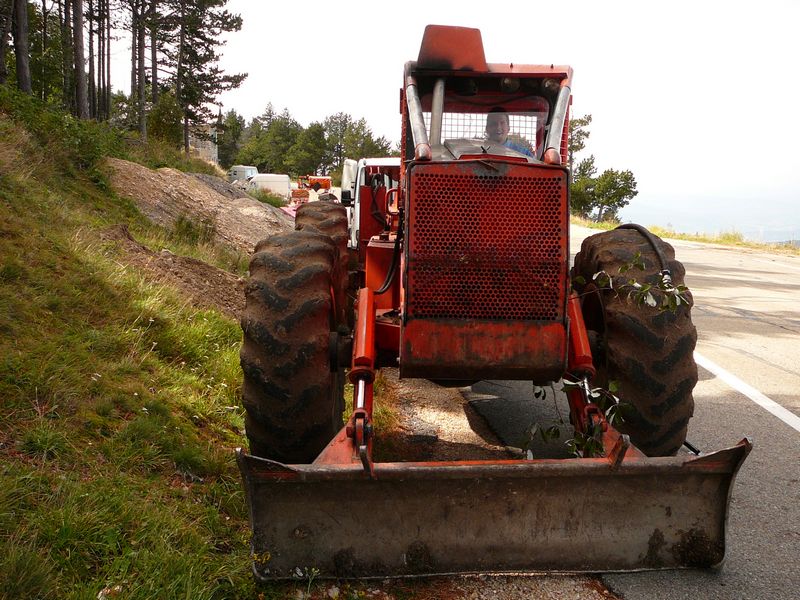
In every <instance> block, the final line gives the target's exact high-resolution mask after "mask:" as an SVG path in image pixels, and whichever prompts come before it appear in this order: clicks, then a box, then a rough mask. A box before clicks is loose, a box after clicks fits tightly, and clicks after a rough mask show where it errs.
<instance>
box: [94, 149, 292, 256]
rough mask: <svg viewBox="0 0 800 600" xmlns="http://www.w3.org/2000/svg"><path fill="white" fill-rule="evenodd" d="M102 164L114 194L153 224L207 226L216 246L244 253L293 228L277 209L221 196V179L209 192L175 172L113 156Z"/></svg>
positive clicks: (205, 185) (195, 180) (194, 179)
mask: <svg viewBox="0 0 800 600" xmlns="http://www.w3.org/2000/svg"><path fill="white" fill-rule="evenodd" d="M107 165H108V174H109V178H110V180H111V185H112V187H113V188H114V190H115V191H116V192H117V194H119V195H120V196H123V197H125V198H129V199H130V200H131V201H132V202H133V203H134V204H135V205H136V206H137V207H138V208H139V210H140V211H142V213H143V214H144V215H146V216H147V217H148V218H149V219H150V220H151V221H153V222H154V223H157V224H159V225H163V226H165V227H173V226H174V225H175V223H176V222H177V221H178V220H179V219H188V220H190V221H192V222H194V223H196V224H198V225H202V226H205V227H208V228H209V229H210V230H211V231H212V232H213V237H214V241H216V242H217V243H221V244H224V245H226V246H228V247H229V248H232V249H234V250H237V251H239V252H243V253H245V254H250V253H251V252H252V251H253V248H254V247H255V245H256V243H257V242H259V241H260V240H262V239H264V238H265V237H268V236H270V235H273V234H275V233H279V232H282V231H287V230H290V229H292V228H293V227H294V223H292V220H291V218H290V217H289V216H288V215H287V214H286V213H284V212H283V211H282V210H280V209H277V208H275V207H273V206H270V205H268V204H264V203H262V202H259V201H258V200H255V199H254V198H251V197H250V196H247V195H245V196H244V197H242V196H239V197H232V196H233V195H234V193H235V192H233V191H231V192H230V193H225V194H223V193H220V191H218V189H223V188H222V187H221V186H222V185H224V184H225V182H223V181H222V180H219V182H218V183H215V185H214V188H212V187H210V186H209V185H208V183H206V182H205V181H203V179H201V178H198V177H195V176H193V175H188V174H186V173H182V172H181V171H176V170H175V169H167V168H164V169H157V170H152V169H148V168H147V167H144V166H142V165H139V164H136V163H132V162H128V161H126V160H120V159H117V158H109V159H108V161H107ZM215 188H216V189H215Z"/></svg>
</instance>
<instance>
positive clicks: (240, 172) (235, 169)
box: [228, 165, 258, 183]
mask: <svg viewBox="0 0 800 600" xmlns="http://www.w3.org/2000/svg"><path fill="white" fill-rule="evenodd" d="M254 175H258V169H257V168H256V167H253V166H251V165H233V166H232V167H231V168H230V169H229V170H228V182H229V183H233V182H234V181H247V180H248V179H250V178H251V177H253V176H254Z"/></svg>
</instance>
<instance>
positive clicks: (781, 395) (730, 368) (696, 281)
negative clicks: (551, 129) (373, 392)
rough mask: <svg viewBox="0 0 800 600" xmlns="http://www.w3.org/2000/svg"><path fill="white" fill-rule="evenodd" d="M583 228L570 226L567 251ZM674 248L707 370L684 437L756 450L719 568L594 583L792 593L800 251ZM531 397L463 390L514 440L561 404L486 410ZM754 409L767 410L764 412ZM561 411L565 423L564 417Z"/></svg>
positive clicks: (691, 592)
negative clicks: (746, 444)
mask: <svg viewBox="0 0 800 600" xmlns="http://www.w3.org/2000/svg"><path fill="white" fill-rule="evenodd" d="M591 233H594V232H592V231H590V230H587V229H583V228H573V230H572V238H573V239H572V242H573V248H572V251H573V254H574V252H575V251H577V250H578V249H579V247H580V241H581V240H582V239H583V237H585V236H586V235H589V234H591ZM671 243H672V244H673V246H675V249H676V255H677V258H678V260H680V261H682V262H683V263H684V265H685V267H686V272H687V275H686V284H687V285H688V286H689V288H690V289H691V290H692V293H693V295H694V302H695V304H694V308H693V311H692V317H693V321H694V324H695V325H696V326H697V330H698V338H699V339H698V344H697V350H696V351H697V356H696V358H697V360H698V364H700V365H703V366H701V367H700V369H699V375H700V381H699V383H698V384H697V387H696V388H695V391H694V397H695V413H694V418H693V419H692V421H691V422H690V427H689V435H688V440H689V441H690V442H691V443H692V444H694V445H695V446H697V447H698V448H700V449H701V450H702V451H712V450H716V449H721V448H724V447H728V446H731V445H733V444H734V443H736V442H738V441H739V440H740V439H742V438H743V437H749V438H750V439H751V440H752V441H753V443H754V449H753V452H752V453H751V454H750V456H749V457H748V459H747V460H746V461H745V463H744V465H743V467H742V469H741V470H740V472H739V475H738V477H737V479H736V483H735V485H734V489H733V497H732V500H731V506H730V514H729V522H728V536H727V556H726V562H725V565H724V567H723V568H722V569H721V570H719V571H714V572H711V571H697V570H686V571H660V572H642V573H631V574H614V575H604V576H603V577H602V579H603V581H604V583H605V584H606V585H607V586H608V588H609V589H610V590H611V591H613V592H614V593H616V594H618V595H619V596H621V597H623V598H625V599H626V600H639V599H642V600H644V599H647V600H650V599H652V598H659V599H661V598H663V599H671V598H676V599H677V598H719V599H726V600H727V599H731V600H734V599H735V600H739V599H762V598H763V599H776V600H777V599H786V600H789V599H794V598H798V597H800V556H799V555H800V418H799V417H800V393H799V392H798V390H800V355H798V353H800V309H798V305H797V297H798V292H800V257H797V256H784V255H779V254H770V253H766V252H761V251H755V250H750V249H739V248H731V247H723V246H716V245H710V244H700V243H695V242H683V241H671ZM712 371H713V372H712ZM531 394H532V392H531V385H530V384H529V383H524V382H481V383H480V384H477V385H476V386H474V388H473V392H472V394H471V395H470V397H471V398H472V400H473V401H474V402H473V405H476V404H478V405H480V404H482V405H483V406H482V408H481V412H482V413H483V414H484V416H486V417H487V419H488V420H489V422H490V425H492V427H493V428H495V429H497V430H501V431H505V433H506V434H507V435H508V436H509V437H510V438H513V437H515V436H517V437H518V436H519V435H520V433H521V431H520V430H519V429H517V430H513V429H509V428H513V427H517V428H519V427H520V425H519V423H521V422H527V423H530V422H533V421H532V420H531V419H533V420H536V421H538V422H546V421H547V420H548V419H550V420H552V419H553V418H558V417H559V414H558V413H559V411H565V410H566V407H565V406H564V405H563V404H562V403H560V402H555V403H554V402H541V403H536V406H546V407H550V408H546V409H545V410H548V411H550V414H546V415H527V416H526V418H524V419H520V418H516V419H515V418H513V417H512V418H510V419H509V418H508V410H507V409H508V404H506V410H504V411H503V410H497V411H495V410H494V408H495V407H499V406H500V404H501V402H500V401H501V400H502V402H506V403H508V402H510V403H513V404H512V405H515V406H516V407H517V409H518V411H528V412H530V411H531V410H539V409H532V408H531V407H532V406H534V403H532V402H531V400H530V399H531ZM757 402H760V404H759V403H757ZM770 403H773V404H770ZM559 405H561V408H560V409H559V408H558V407H559ZM762 405H766V406H772V412H770V411H768V410H767V409H766V408H764V407H763V406H762ZM773 413H776V414H773ZM502 415H506V416H505V417H503V416H502ZM518 416H519V415H517V417H518ZM560 416H562V417H564V418H566V413H562V415H560ZM502 419H505V422H503V420H502ZM509 431H510V432H511V433H510V434H509Z"/></svg>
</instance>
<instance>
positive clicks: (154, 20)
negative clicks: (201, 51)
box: [149, 0, 158, 106]
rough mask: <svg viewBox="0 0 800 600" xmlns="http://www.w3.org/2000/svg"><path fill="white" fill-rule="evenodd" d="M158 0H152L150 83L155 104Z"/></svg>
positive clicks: (156, 94)
mask: <svg viewBox="0 0 800 600" xmlns="http://www.w3.org/2000/svg"><path fill="white" fill-rule="evenodd" d="M157 4H158V2H157V0H150V18H149V25H150V85H152V86H153V92H152V93H153V106H155V105H156V104H157V103H158V39H157V35H156V31H157V30H158V11H157V10H156V5H157Z"/></svg>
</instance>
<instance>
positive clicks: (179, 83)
mask: <svg viewBox="0 0 800 600" xmlns="http://www.w3.org/2000/svg"><path fill="white" fill-rule="evenodd" d="M180 9H181V12H180V17H181V23H180V34H179V36H178V40H179V41H178V68H177V70H176V75H175V97H176V98H177V100H178V105H179V106H180V107H181V110H183V149H184V151H185V152H186V156H189V116H188V115H187V114H186V103H185V102H184V98H183V68H184V67H183V56H184V53H185V46H186V0H181V3H180Z"/></svg>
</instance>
